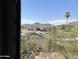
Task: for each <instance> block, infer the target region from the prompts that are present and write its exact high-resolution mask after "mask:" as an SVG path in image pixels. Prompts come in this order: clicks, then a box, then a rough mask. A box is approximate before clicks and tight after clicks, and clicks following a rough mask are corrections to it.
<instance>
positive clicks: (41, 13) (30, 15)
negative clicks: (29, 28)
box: [21, 0, 78, 25]
mask: <svg viewBox="0 0 79 59" xmlns="http://www.w3.org/2000/svg"><path fill="white" fill-rule="evenodd" d="M77 8H78V0H21V24H33V23H35V22H39V23H50V24H53V25H59V24H65V23H66V17H65V13H66V12H67V11H68V12H70V17H69V22H73V21H77V19H78V9H77Z"/></svg>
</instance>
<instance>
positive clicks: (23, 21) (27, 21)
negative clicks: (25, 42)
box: [21, 19, 36, 24]
mask: <svg viewBox="0 0 79 59" xmlns="http://www.w3.org/2000/svg"><path fill="white" fill-rule="evenodd" d="M35 22H36V21H34V20H28V19H21V24H33V23H35Z"/></svg>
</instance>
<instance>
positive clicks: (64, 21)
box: [48, 19, 77, 25]
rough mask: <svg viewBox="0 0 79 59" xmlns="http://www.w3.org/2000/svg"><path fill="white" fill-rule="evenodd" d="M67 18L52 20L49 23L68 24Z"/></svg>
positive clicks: (72, 20)
mask: <svg viewBox="0 0 79 59" xmlns="http://www.w3.org/2000/svg"><path fill="white" fill-rule="evenodd" d="M66 21H67V20H66V19H58V20H52V21H48V23H50V24H52V25H61V24H66ZM68 21H69V22H74V21H77V19H71V20H68Z"/></svg>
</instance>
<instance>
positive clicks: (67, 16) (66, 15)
mask: <svg viewBox="0 0 79 59" xmlns="http://www.w3.org/2000/svg"><path fill="white" fill-rule="evenodd" d="M65 17H66V18H67V25H69V24H68V18H69V17H70V13H69V12H66V14H65ZM68 28H69V26H68V27H67V30H68Z"/></svg>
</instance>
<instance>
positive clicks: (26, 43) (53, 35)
mask: <svg viewBox="0 0 79 59" xmlns="http://www.w3.org/2000/svg"><path fill="white" fill-rule="evenodd" d="M69 16H70V15H69V14H68V13H66V17H67V18H68V17H69ZM66 27H67V26H66V25H60V26H52V27H51V28H47V29H46V30H47V32H48V34H47V36H46V37H45V38H43V39H41V40H39V42H37V41H36V40H32V37H31V36H28V35H26V36H21V56H22V58H23V59H25V58H27V59H35V55H39V53H40V52H48V53H50V54H52V53H54V52H58V53H61V54H62V55H63V56H64V57H65V59H77V52H78V47H77V46H78V44H77V43H78V42H77V40H76V38H77V25H74V24H73V25H69V31H67V29H66ZM38 30H39V29H38ZM66 39H67V40H66ZM37 40H38V39H37ZM50 54H49V55H50ZM49 57H51V56H49Z"/></svg>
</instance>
